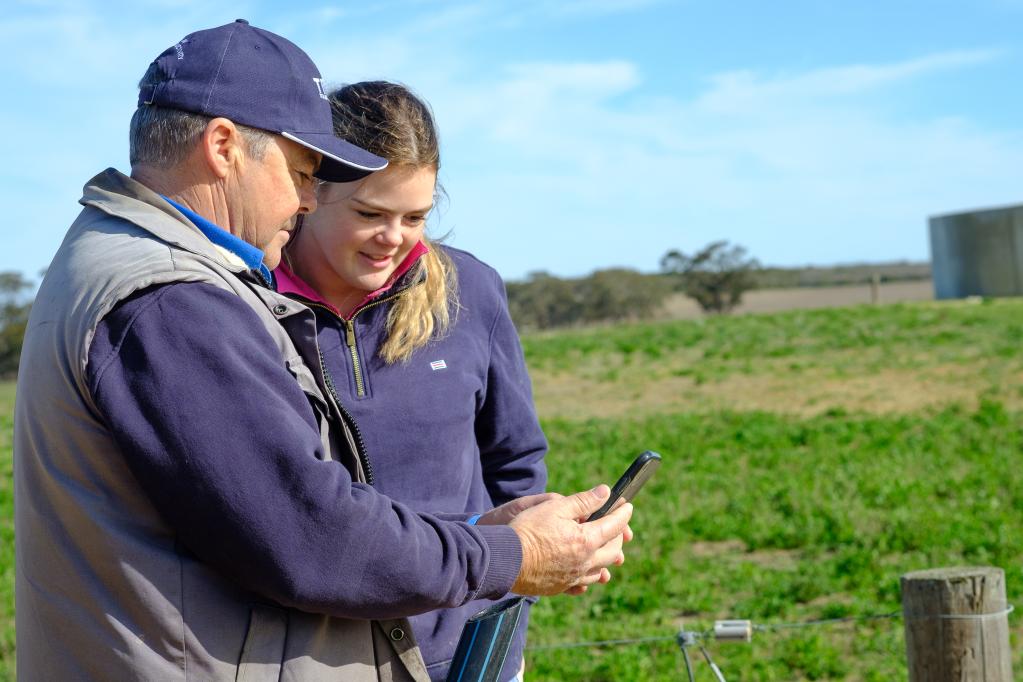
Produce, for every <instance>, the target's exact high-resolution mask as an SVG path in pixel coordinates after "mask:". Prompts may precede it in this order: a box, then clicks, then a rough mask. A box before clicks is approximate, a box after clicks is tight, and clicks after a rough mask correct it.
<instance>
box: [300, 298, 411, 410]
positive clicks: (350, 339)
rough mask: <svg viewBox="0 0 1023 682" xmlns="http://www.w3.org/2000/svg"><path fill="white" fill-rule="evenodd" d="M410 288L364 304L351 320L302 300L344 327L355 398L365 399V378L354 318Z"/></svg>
mask: <svg viewBox="0 0 1023 682" xmlns="http://www.w3.org/2000/svg"><path fill="white" fill-rule="evenodd" d="M417 285H418V283H416V284H413V285H412V286H417ZM410 288H411V287H406V288H404V289H402V290H401V291H398V292H395V293H393V294H391V295H390V296H385V297H384V298H379V299H377V300H375V301H372V302H371V303H368V304H366V305H365V306H363V307H362V308H359V309H358V310H356V311H355V312H354V313H353V314H352V317H351V319H348V320H346V319H345V318H343V317H341V316H340V315H338V314H337V313H335V312H334V311H333V310H331V309H330V308H328V307H327V306H325V305H323V304H322V303H317V302H316V301H310V300H308V299H304V298H303V302H304V303H305V304H306V305H308V306H316V307H317V308H321V309H323V310H326V311H327V312H328V313H330V314H331V315H333V316H334V317H336V318H337V319H339V320H341V322H342V323H343V324H344V326H345V345H346V346H348V355H350V356H351V358H352V375H353V376H354V378H355V395H356V396H357V397H359V398H365V397H366V379H365V376H364V375H363V372H362V358H361V357H360V356H359V348H358V346H357V345H356V344H355V318H356V317H357V316H358V315H359V313H361V312H362V311H363V310H369V309H370V308H372V307H373V306H376V305H380V304H381V303H386V302H387V301H392V300H394V299H396V298H398V297H399V296H401V295H402V294H403V293H405V292H406V291H408V290H409V289H410ZM324 368H325V369H326V366H324Z"/></svg>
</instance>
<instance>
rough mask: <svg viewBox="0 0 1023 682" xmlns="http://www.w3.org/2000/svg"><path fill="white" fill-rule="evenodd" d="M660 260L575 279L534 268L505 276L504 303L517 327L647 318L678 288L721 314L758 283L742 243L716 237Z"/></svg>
mask: <svg viewBox="0 0 1023 682" xmlns="http://www.w3.org/2000/svg"><path fill="white" fill-rule="evenodd" d="M660 266H661V268H660V272H658V273H656V274H643V273H641V272H638V271H636V270H629V269H623V268H614V269H610V270H597V271H596V272H594V273H593V274H591V275H587V276H586V277H580V278H577V279H560V278H558V277H555V276H554V275H551V274H548V273H546V272H535V273H532V274H530V275H529V276H528V277H527V278H526V279H525V281H522V282H508V284H507V288H508V307H509V309H510V311H511V316H512V319H513V320H514V321H515V324H516V326H518V328H519V329H550V328H552V327H563V326H570V325H577V324H589V323H594V322H617V321H622V320H641V319H648V318H650V317H653V316H654V315H656V314H657V313H658V312H659V311H660V310H661V308H662V307H663V305H664V303H665V301H666V300H667V298H668V297H669V296H670V295H672V294H674V293H676V292H682V293H684V294H685V295H686V296H689V297H690V298H692V299H693V300H695V301H696V302H697V303H698V304H699V305H700V307H701V308H703V310H705V311H706V312H708V313H711V314H724V313H728V312H730V311H731V310H733V309H734V308H735V306H737V305H739V303H740V302H742V295H743V294H744V293H745V292H746V291H748V290H749V289H752V288H753V287H754V286H756V278H755V273H756V271H757V269H758V268H759V263H757V261H756V259H754V258H750V257H749V256H748V255H747V253H746V249H745V248H743V247H741V246H738V245H733V244H729V243H728V242H727V241H717V242H712V243H710V244H708V245H707V246H705V247H703V248H702V249H700V250H698V251H696V252H694V253H692V254H686V253H683V252H682V251H678V250H674V249H673V250H671V251H668V252H667V253H666V254H664V257H662V258H661V263H660Z"/></svg>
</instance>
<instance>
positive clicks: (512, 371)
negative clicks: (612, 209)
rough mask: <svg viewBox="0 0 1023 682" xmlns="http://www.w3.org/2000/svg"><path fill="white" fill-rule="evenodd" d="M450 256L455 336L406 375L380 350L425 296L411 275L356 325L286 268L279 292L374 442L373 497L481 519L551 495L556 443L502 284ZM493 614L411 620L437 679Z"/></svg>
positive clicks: (481, 604)
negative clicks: (402, 308)
mask: <svg viewBox="0 0 1023 682" xmlns="http://www.w3.org/2000/svg"><path fill="white" fill-rule="evenodd" d="M440 248H444V249H445V251H446V253H447V254H448V255H449V256H450V257H451V259H452V260H453V261H454V263H455V267H456V269H457V272H458V300H459V303H460V306H459V307H458V309H457V316H456V317H455V318H454V320H453V323H452V326H451V328H450V329H449V331H448V333H447V334H446V335H445V336H444V337H443V338H440V339H434V340H432V341H430V343H428V344H427V345H426V346H424V347H422V348H420V349H418V350H417V351H416V352H415V353H413V355H412V357H411V358H410V360H409V362H408V363H407V364H402V363H398V364H395V365H387V364H386V363H384V361H383V360H381V359H380V357H379V355H378V350H379V348H380V346H381V345H382V343H383V342H384V340H385V339H386V321H387V314H388V312H389V310H390V303H389V301H390V300H393V297H394V296H395V295H396V294H398V293H400V292H401V291H403V290H404V289H406V288H407V287H412V286H418V285H419V283H418V282H413V281H409V280H410V279H411V278H412V275H411V274H409V275H407V276H406V277H405V278H403V279H402V280H399V281H398V282H397V283H396V284H395V285H394V286H393V287H392V288H391V289H390V290H388V291H386V292H383V293H382V294H380V295H379V296H378V297H377V298H376V299H374V302H371V303H368V304H364V305H363V306H362V307H361V308H359V309H358V310H357V311H356V312H355V313H354V315H352V316H351V322H347V321H345V320H344V319H342V318H341V317H339V316H338V315H337V314H335V313H334V312H333V311H332V310H331V309H329V307H328V306H326V305H321V304H317V303H316V302H315V300H310V296H311V290H309V289H308V288H307V287H303V286H302V283H300V281H296V280H295V279H293V278H294V275H292V274H291V273H290V272H287V271H286V270H284V269H283V268H282V269H279V270H278V273H277V275H278V289H279V290H280V291H281V292H283V293H294V294H295V296H296V297H298V298H301V299H302V300H305V301H306V302H308V303H310V304H311V306H312V308H313V309H314V310H315V311H316V317H317V329H318V334H319V343H320V350H321V352H322V353H323V357H324V362H325V364H326V366H327V368H328V369H329V370H330V373H331V376H332V378H333V380H334V385H335V387H336V389H337V393H338V395H339V396H340V399H341V403H342V404H343V405H344V406H345V407H346V408H347V409H348V411H349V412H351V413H352V415H353V416H354V417H355V421H356V422H357V423H358V425H359V429H360V431H361V433H362V435H363V438H364V440H365V443H366V448H367V451H368V453H369V459H370V461H371V462H372V467H373V480H374V487H375V488H376V489H377V490H379V491H380V492H382V493H384V494H385V495H387V496H389V497H391V498H393V499H395V500H398V501H401V502H403V503H405V504H408V505H409V506H410V507H412V508H413V509H430V510H433V511H437V512H448V513H459V512H482V511H485V510H487V509H490V508H491V507H493V506H496V505H499V504H501V503H503V502H507V501H508V500H511V499H514V498H516V497H521V496H523V495H530V494H533V493H538V492H542V491H543V490H544V487H545V485H546V482H547V472H546V468H545V466H544V462H543V457H544V455H545V453H546V451H547V441H546V439H545V438H544V435H543V432H542V431H541V430H540V425H539V423H538V421H537V417H536V412H535V410H534V408H533V398H532V390H531V387H530V381H529V375H528V374H527V372H526V366H525V362H524V359H523V356H522V348H521V346H520V344H519V338H518V334H517V332H516V330H515V327H514V325H513V323H512V321H511V318H510V316H509V314H508V307H507V301H506V295H505V288H504V283H503V281H502V280H501V278H500V276H499V275H498V274H497V272H496V271H495V270H494V269H493V268H491V267H489V266H488V265H485V264H484V263H482V262H480V261H479V260H477V259H476V258H475V257H473V256H472V255H471V254H469V253H466V252H465V251H460V250H458V249H453V248H448V247H440ZM301 291H304V292H305V293H306V296H300V295H299V292H301ZM492 603H493V602H492V601H489V600H476V601H472V602H469V603H467V604H465V605H463V606H461V607H458V608H453V609H445V610H440V611H433V612H430V613H427V614H424V615H420V616H415V617H413V618H412V619H411V621H412V626H413V630H414V632H415V635H416V638H417V641H418V642H419V646H420V648H421V650H422V653H423V657H424V659H425V660H426V664H427V669H428V670H429V672H430V676H431V677H432V678H433V679H436V680H442V679H444V676H445V675H446V674H447V668H448V664H449V662H450V659H451V657H452V655H453V654H454V650H455V645H456V644H457V642H458V636H459V634H460V632H461V629H462V625H463V624H464V623H465V620H466V619H467V618H468V617H469V616H471V615H473V614H474V613H476V612H477V611H480V610H482V609H484V608H486V607H487V606H488V605H490V604H492ZM524 613H527V615H528V612H524ZM526 621H527V617H523V619H522V622H521V625H520V630H519V633H518V636H517V637H516V639H515V641H514V642H513V644H512V649H511V650H510V651H509V654H508V659H507V662H506V664H505V669H504V674H503V675H502V676H501V679H502V680H506V679H511V678H512V676H513V675H514V674H515V672H516V671H517V670H518V666H519V664H520V663H521V660H522V648H523V646H524V644H525V631H526Z"/></svg>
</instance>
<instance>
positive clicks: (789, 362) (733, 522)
mask: <svg viewBox="0 0 1023 682" xmlns="http://www.w3.org/2000/svg"><path fill="white" fill-rule="evenodd" d="M1021 344H1023V301H1014V300H1006V301H995V302H982V303H977V304H968V303H922V304H913V305H892V306H879V307H868V306H864V307H858V308H846V309H831V310H820V311H796V312H787V313H780V314H775V315H762V316H745V317H723V318H712V319H708V320H704V321H694V322H663V323H656V324H636V325H627V326H616V327H605V328H589V329H582V330H573V331H566V332H559V333H544V334H536V335H530V336H528V337H526V338H525V339H524V346H525V350H526V356H527V360H528V362H529V364H530V368H531V372H532V375H533V380H534V385H535V389H536V400H537V405H538V408H539V410H540V413H541V417H542V419H543V421H544V426H545V429H546V431H547V433H548V436H549V438H550V441H551V453H550V455H549V458H548V465H549V469H550V474H551V487H552V489H555V490H560V491H563V492H567V491H572V490H577V489H581V488H585V487H589V486H590V485H592V484H593V483H595V482H597V481H606V482H608V483H610V482H612V481H613V479H614V478H615V477H616V476H617V475H618V474H619V473H620V471H621V470H622V469H623V468H624V466H625V465H626V464H627V463H628V462H629V461H630V460H631V458H632V457H633V456H634V455H635V454H637V453H638V452H639V451H641V450H643V449H648V448H649V449H654V450H658V451H659V452H661V453H662V454H663V455H664V457H665V462H664V465H663V466H662V468H661V470H660V472H659V473H658V474H657V476H656V477H655V478H654V479H653V480H652V481H651V482H650V484H648V486H647V488H646V489H645V490H644V491H643V492H642V494H641V495H640V497H639V498H638V499H637V503H636V516H635V519H634V523H633V527H634V529H635V531H636V540H635V541H634V543H633V544H632V545H631V546H630V547H629V548H628V559H627V561H626V563H625V565H624V566H622V567H621V568H619V569H618V570H616V571H615V573H614V578H613V580H612V582H611V583H610V584H608V585H606V586H599V587H597V588H595V589H593V590H591V591H590V592H589V593H588V594H586V595H583V596H581V597H554V598H549V599H543V600H541V602H540V603H539V604H538V605H537V606H536V607H535V608H534V609H533V616H532V619H531V622H530V644H531V646H533V647H537V648H534V649H532V650H530V651H528V652H527V660H528V669H527V679H529V680H530V681H531V682H532V681H538V680H551V681H561V680H566V681H567V680H587V681H602V680H622V681H632V680H639V681H643V680H684V679H686V678H685V673H684V671H683V667H682V656H681V654H680V653H679V651H678V648H677V646H676V645H675V644H674V643H673V641H671V639H672V637H673V636H674V635H675V633H676V632H677V631H678V630H679V628H680V627H683V626H685V627H686V628H687V629H694V630H701V629H705V628H708V627H710V626H711V625H712V624H713V621H714V620H715V619H724V618H748V619H752V620H753V621H754V622H756V623H758V624H762V625H775V624H781V623H794V622H801V621H806V620H812V619H820V618H837V617H849V616H869V615H876V614H887V613H893V612H897V611H898V610H899V576H900V574H902V573H904V572H906V571H910V570H916V569H922V568H932V567H939V566H949V565H963V564H984V565H996V566H1000V567H1002V568H1004V569H1005V570H1006V574H1007V582H1008V589H1009V601H1010V603H1015V604H1017V605H1019V604H1020V603H1021V600H1020V595H1021V594H1023V457H1021V450H1023V354H1021V353H1020V350H1019V349H1020V347H1021ZM12 406H13V386H11V385H9V384H7V385H3V386H2V387H0V419H2V420H3V422H2V429H0V466H2V468H3V470H4V476H3V479H2V481H0V505H2V506H0V515H2V526H0V527H2V533H3V534H2V538H0V543H2V547H0V552H2V553H0V572H2V577H0V619H2V623H0V656H2V661H0V676H6V677H13V660H14V627H13V571H14V567H13V564H14V558H13V557H14V548H13V524H12V520H11V514H12V502H11V475H10V474H11V451H10V442H11V428H10V425H11V417H10V415H11V412H12ZM1020 622H1021V621H1020V619H1019V618H1018V617H1017V616H1015V614H1014V616H1013V617H1012V620H1011V623H1012V626H1013V645H1014V649H1018V648H1019V647H1018V642H1019V641H1020V635H1021V634H1023V631H1021V627H1020ZM645 637H663V638H665V639H664V640H663V641H658V642H652V643H646V644H635V645H618V646H602V647H580V648H564V649H560V648H539V647H551V646H557V645H562V644H574V643H578V642H587V641H603V640H612V639H631V638H645ZM708 649H709V651H710V653H711V654H712V655H713V657H714V660H715V662H717V663H718V665H720V666H721V668H722V670H723V671H724V674H725V676H726V678H727V679H729V680H730V681H735V680H808V679H810V680H818V679H829V680H832V679H833V680H898V679H905V675H906V670H905V660H904V658H905V654H904V650H903V639H902V622H901V620H898V619H879V620H868V621H860V622H854V623H850V624H841V625H831V626H821V627H813V628H805V629H776V630H770V631H759V632H757V633H756V634H755V635H754V641H753V642H752V644H738V643H736V644H729V643H715V642H710V643H709V644H708ZM694 663H695V665H696V673H697V676H696V679H697V680H708V681H710V680H713V679H714V678H713V676H712V675H711V673H710V670H709V669H708V667H707V665H706V664H705V663H704V662H703V660H702V657H700V656H699V654H698V653H697V652H694ZM1014 665H1015V669H1016V672H1017V674H1021V671H1023V655H1021V654H1020V653H1019V652H1018V651H1017V652H1016V653H1014Z"/></svg>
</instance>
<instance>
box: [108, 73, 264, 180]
mask: <svg viewBox="0 0 1023 682" xmlns="http://www.w3.org/2000/svg"><path fill="white" fill-rule="evenodd" d="M161 80H163V76H162V74H161V72H160V69H159V67H157V66H156V65H155V64H153V65H151V66H150V67H149V70H148V71H146V75H144V76H143V77H142V81H141V82H140V83H139V87H140V88H141V87H145V86H148V85H153V84H155V83H158V82H160V81H161ZM211 120H213V117H212V116H206V115H204V114H195V113H192V112H190V111H181V110H178V109H168V108H166V107H157V106H153V105H151V104H141V105H139V108H138V109H136V110H135V113H134V114H133V115H132V117H131V124H130V125H129V127H128V159H129V161H130V162H131V165H132V166H133V167H134V166H136V165H139V164H145V165H151V166H156V167H158V168H171V167H173V166H176V165H177V164H179V163H181V162H182V161H184V160H185V158H186V157H187V156H188V154H189V153H190V152H191V151H192V149H193V148H194V147H195V145H196V143H197V142H198V141H199V138H200V137H202V134H203V132H204V131H205V130H206V126H207V125H208V124H209V122H210V121H211ZM235 126H236V127H237V128H238V131H239V132H240V133H241V135H242V139H243V140H245V146H246V151H247V152H248V154H249V156H251V157H252V158H253V159H254V160H255V161H261V160H262V159H263V157H264V156H265V155H266V150H267V146H268V145H269V144H270V141H271V140H272V139H273V135H272V134H271V133H268V132H266V131H265V130H259V129H258V128H250V127H248V126H243V125H241V124H238V123H235Z"/></svg>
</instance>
